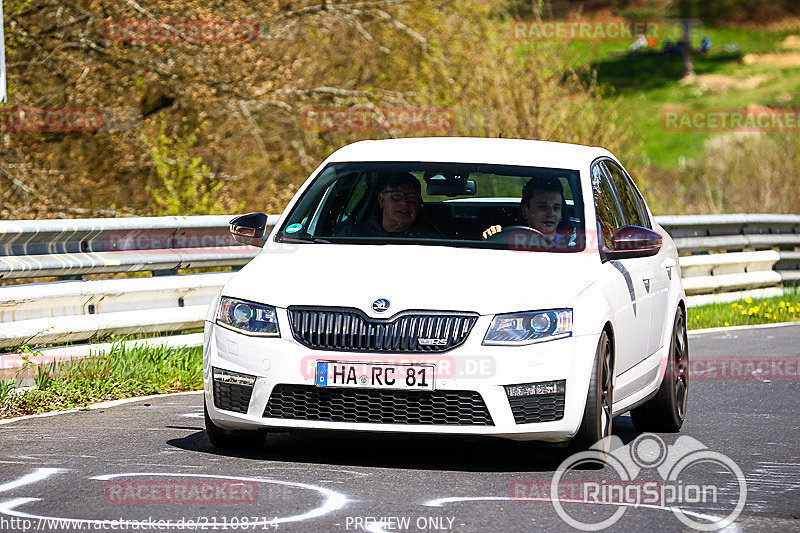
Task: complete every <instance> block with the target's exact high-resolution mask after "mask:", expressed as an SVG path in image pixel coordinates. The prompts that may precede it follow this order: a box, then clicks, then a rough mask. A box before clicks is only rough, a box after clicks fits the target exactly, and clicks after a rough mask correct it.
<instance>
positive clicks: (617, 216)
mask: <svg viewBox="0 0 800 533" xmlns="http://www.w3.org/2000/svg"><path fill="white" fill-rule="evenodd" d="M591 172H592V174H591V175H592V189H593V193H594V202H595V210H596V213H597V225H598V245H599V246H600V247H602V246H604V245H605V246H610V244H611V237H612V235H613V234H614V232H615V231H616V230H617V229H619V228H621V227H622V226H625V225H626V219H625V217H624V215H623V210H622V207H621V205H620V201H619V200H618V198H617V194H616V191H615V189H614V186H613V185H612V182H611V178H610V176H609V174H608V171H607V170H606V169H605V167H604V165H603V164H602V161H597V162H595V163H594V164H593V166H592V169H591ZM643 259H644V258H632V259H621V260H610V261H608V260H606V261H604V263H603V269H602V277H603V280H602V281H603V286H604V287H605V288H606V291H607V294H608V296H609V299H610V302H611V305H612V307H613V312H614V319H615V320H614V321H615V327H616V329H615V332H614V333H615V335H614V344H615V353H616V357H615V370H616V374H617V375H619V374H622V373H624V372H625V371H627V370H629V369H630V368H631V367H633V366H634V365H636V364H637V363H639V362H640V361H642V360H643V359H644V358H645V357H646V356H647V355H648V353H647V350H648V337H649V331H650V305H649V303H648V302H647V300H646V299H643V298H642V296H643V295H644V294H645V293H646V290H645V287H644V281H643V277H644V275H645V274H646V272H645V271H646V270H647V267H648V264H647V262H646V261H643Z"/></svg>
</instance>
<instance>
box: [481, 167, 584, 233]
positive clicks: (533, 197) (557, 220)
mask: <svg viewBox="0 0 800 533" xmlns="http://www.w3.org/2000/svg"><path fill="white" fill-rule="evenodd" d="M565 205H566V202H565V200H564V189H563V187H562V186H561V182H560V181H559V180H558V179H555V178H545V179H540V178H533V179H531V180H529V181H528V183H526V184H525V187H523V188H522V199H521V200H520V212H521V214H522V218H523V219H524V220H525V223H526V224H527V225H528V227H531V228H533V229H535V230H537V231H540V232H541V233H543V234H544V235H545V236H546V237H547V238H548V239H550V240H551V241H553V243H554V244H556V245H559V246H565V245H566V244H567V241H568V239H567V237H566V236H565V235H563V234H561V233H559V232H558V231H557V230H558V226H559V224H561V219H562V217H563V216H564V214H565V211H566V208H565ZM501 231H503V227H502V226H490V227H489V228H487V229H486V230H485V231H484V232H483V238H484V239H488V238H489V237H491V236H492V235H494V234H495V233H499V232H501Z"/></svg>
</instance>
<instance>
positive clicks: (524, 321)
mask: <svg viewBox="0 0 800 533" xmlns="http://www.w3.org/2000/svg"><path fill="white" fill-rule="evenodd" d="M570 335H572V309H553V310H552V311H534V312H530V313H514V314H510V315H497V316H495V317H494V320H492V325H491V326H489V331H488V332H486V337H484V338H483V344H488V345H511V346H520V345H523V344H532V343H534V342H541V341H549V340H553V339H561V338H563V337H569V336H570Z"/></svg>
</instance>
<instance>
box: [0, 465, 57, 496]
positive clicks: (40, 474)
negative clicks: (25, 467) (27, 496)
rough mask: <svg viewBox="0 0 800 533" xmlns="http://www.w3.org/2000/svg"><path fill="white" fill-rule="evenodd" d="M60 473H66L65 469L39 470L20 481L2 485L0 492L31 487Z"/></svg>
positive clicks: (26, 475)
mask: <svg viewBox="0 0 800 533" xmlns="http://www.w3.org/2000/svg"><path fill="white" fill-rule="evenodd" d="M59 472H66V470H65V469H63V468H37V469H36V470H34V471H33V472H31V473H30V474H25V475H24V476H22V477H21V478H19V479H16V480H14V481H9V482H8V483H3V484H2V485H0V492H6V491H9V490H14V489H16V488H19V487H23V486H25V485H30V484H31V483H36V482H37V481H42V480H43V479H47V478H49V477H50V476H52V475H53V474H58V473H59Z"/></svg>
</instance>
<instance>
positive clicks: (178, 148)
mask: <svg viewBox="0 0 800 533" xmlns="http://www.w3.org/2000/svg"><path fill="white" fill-rule="evenodd" d="M185 122H186V118H185V117H184V118H183V125H182V126H183V127H182V132H181V134H174V135H168V134H167V117H166V115H164V114H163V113H161V114H160V115H159V117H158V134H157V135H156V137H155V139H154V140H152V141H151V142H149V143H148V144H149V151H148V153H149V155H150V159H151V160H152V163H153V166H154V167H155V171H156V179H157V183H158V184H157V185H156V187H147V191H148V192H149V193H150V196H151V197H152V201H153V204H152V206H153V214H154V215H157V216H167V215H208V214H215V213H223V212H224V211H225V208H224V205H223V203H222V201H221V200H220V189H221V188H222V184H221V183H219V181H218V180H217V178H216V176H214V173H213V172H211V169H210V168H209V166H208V165H206V164H205V163H204V162H203V158H202V157H195V156H193V149H194V147H195V145H196V144H197V133H198V131H199V130H201V129H202V127H203V126H202V125H201V127H200V128H198V130H195V131H189V128H188V127H187V126H186V124H185Z"/></svg>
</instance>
